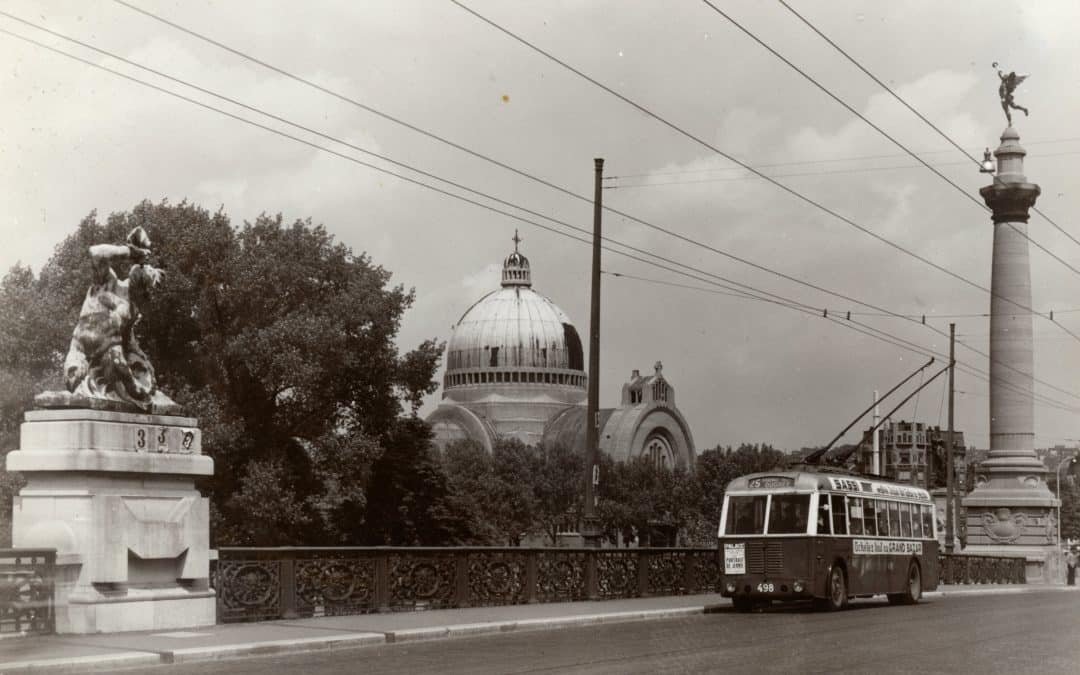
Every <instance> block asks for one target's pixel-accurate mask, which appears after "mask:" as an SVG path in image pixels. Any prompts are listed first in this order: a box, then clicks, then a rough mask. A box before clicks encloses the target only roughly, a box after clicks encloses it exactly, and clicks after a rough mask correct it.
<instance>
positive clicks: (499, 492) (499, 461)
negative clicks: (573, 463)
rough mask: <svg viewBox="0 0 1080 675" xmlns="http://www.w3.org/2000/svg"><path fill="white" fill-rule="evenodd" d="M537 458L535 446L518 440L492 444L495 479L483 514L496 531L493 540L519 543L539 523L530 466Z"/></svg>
mask: <svg viewBox="0 0 1080 675" xmlns="http://www.w3.org/2000/svg"><path fill="white" fill-rule="evenodd" d="M538 457H539V451H538V450H537V449H535V448H530V447H528V446H526V445H525V444H524V443H522V442H521V441H519V440H517V439H513V438H507V439H500V440H499V441H497V442H496V443H495V447H494V449H493V451H492V469H493V470H494V474H495V476H494V478H495V480H494V481H493V483H492V487H491V490H490V491H489V495H490V497H489V502H488V504H487V507H486V513H487V518H488V520H489V522H490V523H491V526H492V528H493V529H494V531H495V533H496V536H497V540H496V543H500V544H506V545H509V546H519V545H520V544H521V539H522V537H523V536H524V535H527V534H530V533H532V532H535V531H536V530H537V528H538V527H539V526H540V522H541V521H540V519H539V517H538V515H539V499H540V495H539V494H538V493H537V490H536V488H535V486H534V485H533V479H534V477H535V474H534V473H533V468H534V466H535V465H536V463H537V461H538ZM579 480H580V476H579Z"/></svg>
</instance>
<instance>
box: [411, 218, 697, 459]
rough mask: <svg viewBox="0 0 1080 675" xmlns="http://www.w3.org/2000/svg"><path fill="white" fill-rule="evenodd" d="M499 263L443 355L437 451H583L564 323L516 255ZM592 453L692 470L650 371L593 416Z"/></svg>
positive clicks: (670, 393)
mask: <svg viewBox="0 0 1080 675" xmlns="http://www.w3.org/2000/svg"><path fill="white" fill-rule="evenodd" d="M518 241H519V240H518V239H517V237H516V236H515V239H514V252H513V253H511V254H510V255H509V256H507V257H506V260H505V261H504V262H503V270H502V283H501V286H500V288H498V289H496V290H494V291H492V292H490V293H488V294H487V295H485V296H483V297H482V298H480V299H479V300H477V301H476V302H475V303H474V304H473V305H472V306H471V307H469V308H468V309H467V310H465V313H464V314H462V316H461V318H460V319H459V320H458V322H457V323H456V324H455V325H454V328H453V332H452V334H451V336H450V340H449V343H448V345H447V352H446V373H445V375H444V376H443V394H442V402H441V403H440V404H439V406H438V407H437V408H436V409H435V410H434V411H433V412H432V413H431V414H430V415H428V417H427V422H428V423H429V424H430V425H431V426H432V429H433V431H434V433H435V442H436V444H437V445H439V446H440V447H445V446H446V445H447V444H449V443H452V442H454V441H456V440H462V439H471V440H474V441H476V442H478V443H480V444H481V445H483V446H484V447H485V448H487V449H488V450H489V451H490V450H491V449H492V447H493V445H494V444H495V442H496V440H497V439H498V438H500V437H511V438H517V439H519V440H521V441H523V442H524V443H526V444H529V445H536V444H538V443H543V444H553V443H561V444H565V445H567V446H569V447H572V448H575V449H577V450H579V451H580V452H582V453H584V451H585V414H586V413H585V400H586V396H587V387H588V376H587V375H586V373H585V361H584V355H583V350H582V342H581V338H580V336H579V334H578V332H577V329H576V328H574V325H573V323H572V322H571V321H570V318H569V317H568V316H567V315H566V314H565V313H564V312H563V311H562V310H561V309H559V307H558V306H557V305H556V304H555V303H554V302H552V301H551V300H550V299H549V298H547V297H545V296H543V295H541V294H539V293H537V292H536V291H535V290H533V288H532V269H531V267H530V265H529V261H528V259H527V258H526V257H525V256H524V255H522V254H521V253H520V252H519V251H518V250H517V248H518V247H517V245H518ZM599 423H600V434H599V437H600V449H601V450H602V451H604V452H606V453H608V454H609V455H610V456H612V457H613V458H615V459H617V460H626V459H630V458H633V457H639V456H647V457H649V458H650V459H651V460H652V461H653V462H654V463H655V464H656V466H657V467H676V466H680V467H684V468H686V469H689V470H693V467H694V457H695V449H694V440H693V436H692V434H691V432H690V427H689V425H688V424H687V422H686V420H685V419H684V418H683V416H682V413H680V412H679V409H678V408H677V407H676V405H675V388H674V387H673V386H672V385H671V383H670V382H668V381H667V379H666V378H665V377H664V375H663V366H662V365H661V363H660V362H659V361H658V362H657V363H656V364H655V366H654V368H653V372H652V373H651V374H646V375H642V374H641V373H640V371H638V370H634V371H632V373H631V375H630V379H629V380H628V381H627V382H626V383H624V384H623V385H622V394H621V398H620V402H619V406H618V407H617V408H608V409H602V410H600V413H599Z"/></svg>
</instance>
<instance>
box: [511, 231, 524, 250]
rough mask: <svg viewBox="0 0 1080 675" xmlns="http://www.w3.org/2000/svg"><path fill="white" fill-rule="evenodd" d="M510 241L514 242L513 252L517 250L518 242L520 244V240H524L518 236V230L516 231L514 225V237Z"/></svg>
mask: <svg viewBox="0 0 1080 675" xmlns="http://www.w3.org/2000/svg"><path fill="white" fill-rule="evenodd" d="M512 241H513V242H514V253H517V252H518V244H520V243H521V242H523V241H525V240H524V239H522V238H521V237H519V236H518V231H517V228H516V227H515V228H514V238H513V240H512Z"/></svg>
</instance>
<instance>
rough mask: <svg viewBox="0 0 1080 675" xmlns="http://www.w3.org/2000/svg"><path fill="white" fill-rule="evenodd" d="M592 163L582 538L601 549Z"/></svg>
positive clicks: (596, 204)
mask: <svg viewBox="0 0 1080 675" xmlns="http://www.w3.org/2000/svg"><path fill="white" fill-rule="evenodd" d="M593 162H594V163H595V167H596V195H595V197H594V198H593V199H594V200H593V240H592V303H591V307H590V313H589V400H588V404H587V406H586V408H585V457H586V460H585V517H584V518H583V521H584V522H583V523H582V528H581V530H582V531H581V537H582V540H583V543H584V544H585V546H587V547H589V548H600V527H599V519H598V518H597V516H596V489H597V487H598V486H599V483H600V476H599V473H600V464H599V462H598V458H597V455H598V454H599V451H600V449H599V447H598V446H599V444H600V240H601V236H600V214H601V210H602V205H601V195H602V194H603V187H602V183H603V179H604V160H603V159H600V158H597V159H595V160H593Z"/></svg>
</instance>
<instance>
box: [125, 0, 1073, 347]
mask: <svg viewBox="0 0 1080 675" xmlns="http://www.w3.org/2000/svg"><path fill="white" fill-rule="evenodd" d="M113 1H114V2H116V3H117V4H119V5H122V6H124V7H127V8H129V9H131V10H133V11H135V12H138V13H140V14H142V15H144V16H147V17H149V18H151V19H154V20H156V21H158V22H160V23H163V24H165V25H167V26H170V27H172V28H175V29H176V30H179V31H181V32H183V33H185V34H187V35H191V36H192V37H195V38H197V39H199V40H202V41H204V42H207V43H209V44H212V45H214V46H216V47H218V48H220V49H223V50H225V51H228V52H229V53H231V54H234V55H236V56H239V57H241V58H243V59H246V60H249V61H251V62H253V63H256V64H258V65H260V66H262V67H264V68H267V69H269V70H271V71H273V72H276V73H278V74H281V75H283V76H285V77H288V78H290V79H292V80H295V81H297V82H300V83H302V84H305V85H307V86H309V87H312V88H314V89H316V90H318V91H321V92H323V93H326V94H328V95H330V96H333V97H335V98H337V99H339V100H341V101H344V102H347V103H350V104H352V105H354V106H357V107H359V108H360V109H362V110H365V111H367V112H370V113H372V114H375V115H378V116H380V117H382V118H384V119H386V120H388V121H391V122H394V123H396V124H399V125H402V126H404V127H406V128H408V129H410V130H412V131H415V132H417V133H420V134H422V135H424V136H426V137H428V138H431V139H433V140H437V141H439V142H441V143H444V144H446V145H448V146H450V147H453V148H455V149H457V150H460V151H462V152H465V153H466V154H469V155H471V156H473V157H476V158H478V159H482V160H484V161H486V162H489V163H491V164H493V165H495V166H498V167H500V168H503V169H506V170H508V171H511V172H513V173H515V174H517V175H520V176H522V177H525V178H528V179H530V180H533V181H535V182H537V183H539V184H542V185H545V186H547V187H549V188H552V189H554V190H557V191H559V192H562V193H563V194H566V195H568V196H571V197H574V198H576V199H578V200H581V201H584V202H586V203H591V202H592V200H591V199H590V198H589V197H586V196H584V195H580V194H577V193H575V192H573V191H572V190H569V189H567V188H565V187H562V186H560V185H557V184H555V183H552V182H550V181H547V180H545V179H543V178H540V177H538V176H535V175H532V174H530V173H528V172H525V171H522V170H521V169H518V168H516V167H513V166H511V165H509V164H506V163H505V162H501V161H499V160H497V159H494V158H492V157H490V156H487V155H484V154H482V153H479V152H476V151H474V150H472V149H470V148H468V147H466V146H464V145H461V144H459V143H455V142H453V141H451V140H449V139H446V138H444V137H442V136H439V135H437V134H434V133H432V132H430V131H427V130H425V129H422V128H420V127H418V126H416V125H413V124H410V123H408V122H406V121H404V120H402V119H400V118H397V117H394V116H392V115H388V114H387V113H384V112H382V111H380V110H377V109H375V108H373V107H371V106H369V105H366V104H364V103H361V102H360V101H357V100H356V99H353V98H350V97H348V96H345V95H343V94H340V93H338V92H335V91H333V90H331V89H329V88H327V87H324V86H322V85H319V84H317V83H315V82H312V81H310V80H307V79H305V78H302V77H300V76H298V75H295V74H293V73H291V72H289V71H287V70H285V69H283V68H280V67H278V66H274V65H272V64H270V63H267V62H266V61H263V60H261V59H259V58H257V57H254V56H251V55H249V54H247V53H245V52H242V51H240V50H238V49H235V48H233V47H230V46H228V45H226V44H224V43H222V42H220V41H218V40H214V39H213V38H210V37H208V36H206V35H203V34H201V33H199V32H197V31H194V30H192V29H190V28H187V27H185V26H182V25H180V24H178V23H175V22H173V21H170V20H168V19H166V18H164V17H161V16H159V15H157V14H154V13H153V12H150V11H148V10H145V9H142V8H140V7H137V6H135V5H132V4H131V3H129V2H126V1H125V0H113ZM451 1H452V2H455V4H457V5H458V6H459V7H462V8H463V9H465V10H466V11H469V12H470V13H472V14H474V15H475V16H477V17H479V18H481V19H483V20H484V21H487V22H488V23H491V24H492V25H495V26H496V27H497V28H499V29H500V30H502V31H503V32H506V33H507V34H509V35H511V36H512V37H514V38H515V39H518V40H519V41H522V42H524V41H523V40H521V38H518V37H517V36H515V35H513V34H512V33H509V32H508V31H506V30H505V29H502V28H501V27H499V26H497V25H496V24H494V23H493V22H490V21H488V20H487V19H486V18H484V17H481V16H480V15H478V14H476V13H475V12H473V11H472V10H471V9H469V8H468V7H465V6H464V5H461V3H458V2H456V0H451ZM524 43H525V44H527V45H528V46H530V47H532V48H533V49H537V50H538V51H540V52H541V53H542V54H544V55H545V56H547V57H548V58H551V59H553V60H555V61H556V62H557V63H559V64H560V65H563V66H564V67H566V68H568V69H570V70H571V71H572V72H575V73H576V74H578V75H580V76H581V77H584V78H586V79H587V80H589V81H590V82H593V83H594V84H597V85H598V86H601V87H602V88H604V89H605V90H607V91H609V92H610V93H612V94H613V95H615V96H618V97H619V98H622V99H623V100H626V101H627V102H629V103H631V104H632V105H634V106H635V107H639V108H640V106H637V104H634V103H633V102H631V101H629V100H628V99H625V98H624V97H622V96H621V95H619V94H618V93H616V92H614V91H612V90H610V89H608V88H607V87H604V86H603V85H601V84H599V83H597V82H595V81H594V80H592V79H591V78H588V76H586V75H584V74H583V73H580V72H579V71H577V70H576V69H574V68H572V67H570V66H569V65H567V64H565V63H563V62H562V61H560V60H558V59H555V57H553V56H551V55H549V54H547V53H546V52H543V51H542V50H539V49H538V48H536V47H534V46H532V45H531V44H529V43H527V42H524ZM641 109H642V110H644V109H643V108H641ZM648 114H650V115H652V113H651V112H650V113H648ZM652 116H653V117H654V118H656V119H660V118H659V117H657V116H655V115H652ZM661 121H663V122H664V123H665V124H667V125H668V126H672V128H676V127H674V125H672V124H671V123H669V122H667V121H666V120H661ZM679 131H680V133H683V134H684V135H687V136H689V137H690V138H693V139H694V140H696V141H697V142H699V143H703V144H704V141H701V140H700V139H697V138H696V137H693V136H690V135H689V134H688V133H687V132H685V131H682V130H681V129H680V130H679ZM705 145H706V147H709V148H710V149H711V150H714V151H715V152H718V153H719V154H721V155H722V156H724V157H726V158H728V159H729V160H731V161H734V162H735V163H737V164H740V166H743V168H745V169H747V170H750V171H752V172H754V173H758V172H756V171H754V170H753V169H752V168H750V167H748V166H746V165H743V164H741V163H739V162H738V161H737V160H734V159H733V158H731V157H729V156H727V155H726V154H724V153H723V152H721V151H719V150H718V149H716V148H713V147H712V146H710V145H708V144H705ZM759 175H760V174H759ZM770 182H773V183H774V184H775V185H777V186H779V187H781V188H782V189H784V190H787V191H789V192H791V193H792V194H796V195H797V196H799V197H800V198H801V199H804V200H806V201H809V202H810V203H812V204H815V205H817V204H816V202H813V201H811V200H809V199H808V198H806V197H803V196H802V195H800V194H798V193H796V192H795V191H793V190H790V189H789V188H787V187H786V186H784V185H783V184H781V183H777V182H776V181H770ZM603 208H604V209H605V210H607V211H609V212H611V213H615V214H616V215H619V216H622V217H624V218H627V219H629V220H632V221H634V222H637V223H639V224H641V225H644V226H646V227H649V228H652V229H655V230H658V231H660V232H664V233H665V234H668V235H670V236H673V237H676V238H679V239H681V240H683V241H686V242H688V243H691V244H694V245H697V246H702V247H704V248H706V249H708V250H710V251H712V252H714V253H717V254H719V255H723V256H726V257H728V258H730V259H732V260H736V261H738V262H740V263H743V264H745V265H749V266H751V267H754V268H755V269H759V270H762V271H765V272H768V273H770V274H775V275H778V276H780V277H781V278H784V279H787V280H789V281H792V282H794V283H798V284H801V285H804V286H807V287H810V288H813V289H814V290H817V291H820V292H823V293H828V294H830V295H833V296H835V297H840V298H843V299H845V300H848V301H849V302H854V303H856V304H860V305H862V306H864V307H869V308H871V309H877V310H879V311H881V310H882V308H879V307H876V306H874V305H870V304H868V303H865V302H861V301H859V300H856V299H854V298H851V297H849V296H846V295H844V294H840V293H837V292H834V291H830V290H828V289H825V288H823V287H820V286H817V285H815V284H812V283H810V282H806V281H804V280H801V279H798V278H796V277H792V276H790V275H786V274H783V273H781V272H778V271H777V270H773V269H771V268H768V267H766V266H764V265H759V264H757V263H754V262H752V261H749V260H747V259H744V258H741V257H739V256H736V255H734V254H732V253H730V252H728V251H724V250H722V249H718V248H715V247H711V246H708V245H706V244H703V243H702V242H698V241H695V240H693V239H691V238H689V237H686V236H684V235H681V234H679V233H677V232H674V231H671V230H668V229H666V228H663V227H660V226H658V225H655V224H653V223H650V222H648V221H646V220H643V219H641V218H638V217H636V216H633V215H631V214H629V213H625V212H623V211H619V210H617V209H613V208H611V207H609V206H604V207H603ZM819 208H822V209H823V210H825V211H826V212H828V213H830V214H832V215H834V216H835V217H837V218H840V219H841V220H844V221H845V222H848V223H849V224H851V225H853V226H854V227H856V228H857V229H860V230H862V231H864V232H866V233H867V234H869V235H871V236H873V237H875V238H879V239H881V240H882V241H884V242H886V243H888V244H889V245H891V246H894V247H896V248H899V249H900V250H902V251H904V252H906V253H908V254H909V255H913V256H915V257H916V258H918V259H920V260H921V261H923V262H925V263H927V264H929V265H931V266H933V267H936V268H937V269H939V270H941V271H943V272H945V273H947V274H950V275H951V276H954V277H956V278H958V279H960V280H962V281H964V282H965V283H968V284H969V285H972V286H974V287H976V288H978V289H980V290H982V291H984V292H987V293H990V294H991V295H993V293H992V292H991V291H990V289H987V288H985V287H982V286H980V285H978V284H976V283H975V282H972V281H970V280H968V279H966V278H964V277H962V276H960V275H957V274H955V273H953V272H952V271H951V270H947V269H945V268H943V267H941V266H939V265H936V263H933V262H932V261H929V260H927V259H925V258H922V257H921V256H918V255H917V254H914V253H912V252H910V251H907V250H906V249H903V248H902V247H900V246H899V245H897V244H894V243H892V242H891V241H889V240H887V239H885V238H884V237H880V236H879V235H877V234H875V233H873V232H871V231H870V230H867V229H865V228H862V227H861V226H859V225H857V224H856V223H854V222H852V221H848V220H847V219H845V218H844V217H843V216H840V215H839V214H835V213H833V212H832V211H829V210H828V209H825V208H824V207H823V206H820V205H819ZM1010 302H1012V301H1011V300H1010ZM1012 304H1017V303H1015V302H1013V303H1012ZM1023 309H1026V310H1028V311H1031V312H1033V313H1036V314H1038V313H1037V312H1035V311H1034V310H1032V309H1031V308H1027V307H1024V308H1023ZM884 311H887V310H884ZM1062 328H1063V330H1066V332H1069V333H1070V335H1072V336H1073V338H1074V339H1076V340H1077V341H1080V336H1077V335H1075V334H1072V333H1071V332H1070V331H1068V330H1067V329H1064V327H1062Z"/></svg>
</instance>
